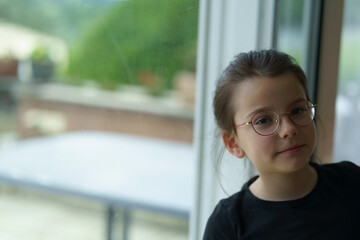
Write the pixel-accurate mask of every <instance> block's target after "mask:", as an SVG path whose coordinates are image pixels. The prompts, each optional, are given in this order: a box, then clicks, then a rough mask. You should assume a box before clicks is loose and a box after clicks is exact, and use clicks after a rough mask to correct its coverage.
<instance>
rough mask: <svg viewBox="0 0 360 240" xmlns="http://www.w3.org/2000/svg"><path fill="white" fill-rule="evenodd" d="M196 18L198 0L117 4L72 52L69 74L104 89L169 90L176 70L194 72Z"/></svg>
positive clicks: (138, 1)
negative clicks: (120, 86) (127, 86)
mask: <svg viewBox="0 0 360 240" xmlns="http://www.w3.org/2000/svg"><path fill="white" fill-rule="evenodd" d="M197 13H198V3H197V0H171V1H170V0H169V1H163V0H152V1H148V0H129V1H124V2H119V3H118V4H117V5H115V6H114V7H112V8H111V9H109V11H106V12H105V13H104V15H103V16H101V17H99V18H98V19H97V21H96V22H92V23H91V24H90V25H91V27H89V28H88V29H87V31H86V33H85V35H84V36H83V38H82V41H80V42H79V44H78V45H77V46H76V47H74V48H73V49H72V50H71V55H70V63H69V71H68V73H69V74H70V75H72V76H74V77H76V78H78V79H93V80H96V81H98V82H99V83H100V84H102V85H104V84H107V85H110V86H116V85H117V84H121V83H126V84H139V83H142V84H144V85H147V86H149V87H150V88H152V90H153V91H155V92H159V91H161V90H163V89H164V88H171V87H172V80H171V79H172V77H173V76H174V74H175V73H176V72H177V71H179V70H182V69H190V68H194V66H189V63H190V62H193V64H195V61H194V58H195V54H194V52H195V51H196V47H195V46H196V34H197ZM190 56H192V58H193V59H190Z"/></svg>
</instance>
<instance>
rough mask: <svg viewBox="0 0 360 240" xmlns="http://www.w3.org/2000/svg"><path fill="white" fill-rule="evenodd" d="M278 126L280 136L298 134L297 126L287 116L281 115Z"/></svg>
mask: <svg viewBox="0 0 360 240" xmlns="http://www.w3.org/2000/svg"><path fill="white" fill-rule="evenodd" d="M279 128H280V129H279V135H280V137H281V138H289V137H293V136H296V135H297V134H298V128H297V126H296V125H295V124H294V123H293V122H292V121H291V120H290V118H289V116H283V117H282V119H281V122H280V126H279Z"/></svg>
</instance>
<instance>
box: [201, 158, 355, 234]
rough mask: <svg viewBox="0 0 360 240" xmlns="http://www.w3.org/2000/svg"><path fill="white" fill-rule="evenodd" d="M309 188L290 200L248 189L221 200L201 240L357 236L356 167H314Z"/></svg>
mask: <svg viewBox="0 0 360 240" xmlns="http://www.w3.org/2000/svg"><path fill="white" fill-rule="evenodd" d="M311 164H312V165H313V166H314V167H315V169H316V171H317V174H318V180H317V183H316V186H315V187H314V189H313V190H312V191H311V192H310V193H309V194H308V195H306V196H305V197H303V198H300V199H296V200H291V201H278V202H276V201H265V200H261V199H259V198H257V197H255V196H254V195H253V194H252V193H251V192H250V190H249V186H250V184H251V183H252V182H253V181H254V180H255V179H256V177H255V178H252V179H250V180H249V182H247V183H246V184H245V185H244V187H243V188H242V190H241V191H240V192H238V193H236V194H234V195H232V196H231V197H229V198H227V199H223V200H221V201H220V202H219V203H218V205H217V206H216V208H215V210H214V212H213V213H212V214H211V216H210V218H209V220H208V223H207V225H206V229H205V233H204V237H203V240H225V239H231V240H233V239H234V240H239V239H241V240H250V239H256V240H258V239H260V240H267V239H276V240H289V239H291V240H303V239H316V240H322V239H324V240H331V239H337V240H340V239H341V240H343V239H351V240H352V239H360V167H358V166H356V165H355V164H353V163H351V162H341V163H334V164H325V165H318V164H315V163H311Z"/></svg>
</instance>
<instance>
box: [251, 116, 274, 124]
mask: <svg viewBox="0 0 360 240" xmlns="http://www.w3.org/2000/svg"><path fill="white" fill-rule="evenodd" d="M272 121H273V119H272V118H270V117H262V118H260V119H257V120H256V121H255V125H262V124H270V123H271V122H272Z"/></svg>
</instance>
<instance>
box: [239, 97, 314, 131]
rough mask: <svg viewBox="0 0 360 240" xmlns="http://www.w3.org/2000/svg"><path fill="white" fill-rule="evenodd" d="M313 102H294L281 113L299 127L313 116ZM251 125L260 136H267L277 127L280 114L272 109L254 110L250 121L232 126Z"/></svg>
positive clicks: (305, 124) (307, 122) (310, 120)
mask: <svg viewBox="0 0 360 240" xmlns="http://www.w3.org/2000/svg"><path fill="white" fill-rule="evenodd" d="M315 106H316V105H315V104H313V103H312V102H310V101H307V100H301V101H298V102H295V103H294V104H292V105H291V106H290V107H289V110H288V111H287V112H285V113H283V114H281V115H284V114H287V115H289V118H290V120H291V121H292V122H293V123H294V124H295V125H296V126H300V127H305V126H307V125H309V124H310V123H311V122H312V121H313V120H314V118H315V112H316V111H315ZM243 125H251V126H252V128H253V129H254V131H255V132H256V133H257V134H259V135H261V136H269V135H271V134H273V133H275V132H276V131H277V130H278V129H279V125H280V115H279V114H278V113H277V112H276V111H274V110H263V111H259V112H256V113H255V114H254V115H253V116H252V118H251V121H250V122H245V123H242V124H239V125H236V126H234V128H237V127H240V126H243Z"/></svg>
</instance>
